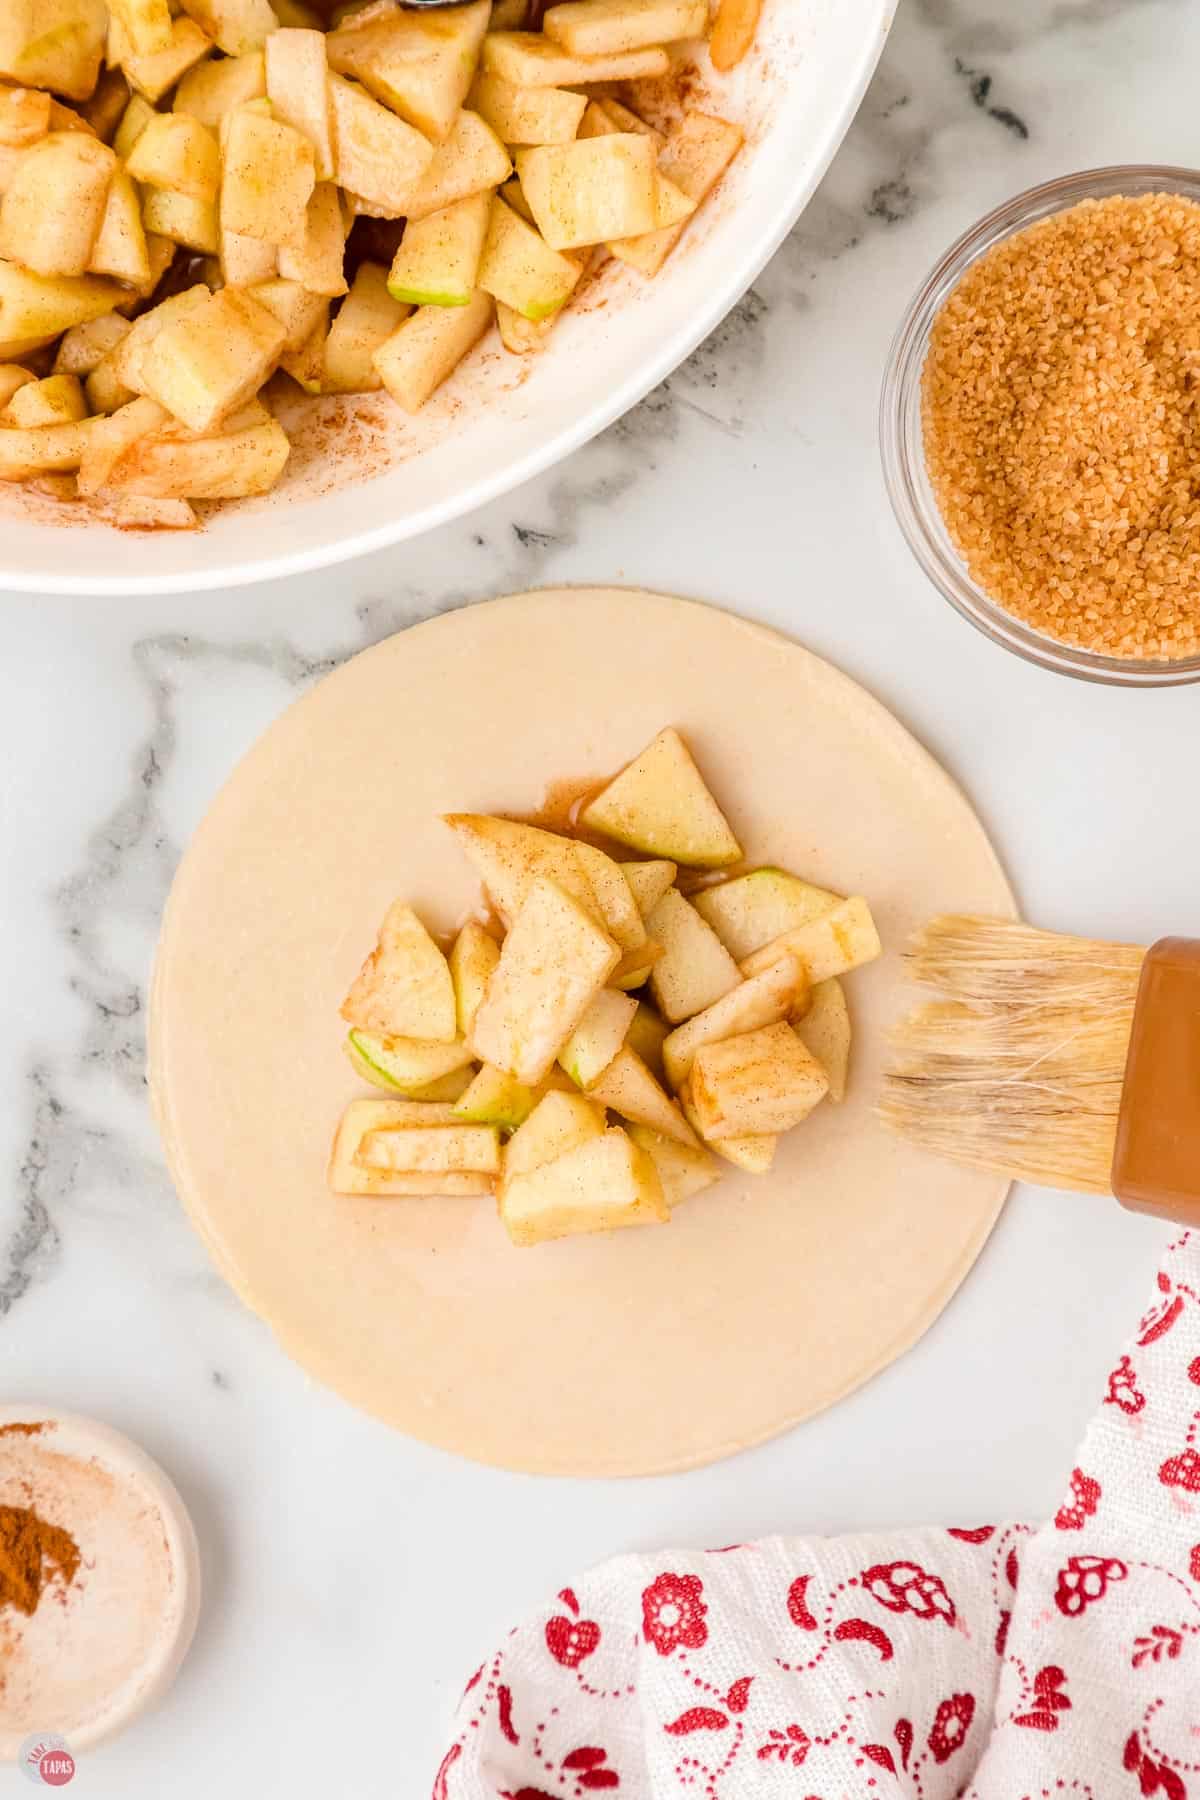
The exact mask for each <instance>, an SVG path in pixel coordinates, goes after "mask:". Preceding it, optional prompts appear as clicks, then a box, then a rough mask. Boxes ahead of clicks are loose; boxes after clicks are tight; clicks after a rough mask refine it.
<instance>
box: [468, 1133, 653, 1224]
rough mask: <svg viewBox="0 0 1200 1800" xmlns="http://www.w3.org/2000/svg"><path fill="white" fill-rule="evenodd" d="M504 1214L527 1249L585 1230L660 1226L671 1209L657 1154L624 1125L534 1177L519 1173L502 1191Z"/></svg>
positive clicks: (550, 1165)
mask: <svg viewBox="0 0 1200 1800" xmlns="http://www.w3.org/2000/svg"><path fill="white" fill-rule="evenodd" d="M500 1217H501V1219H502V1220H503V1222H504V1227H505V1229H506V1231H507V1232H508V1235H509V1237H510V1238H511V1239H512V1241H513V1243H514V1244H517V1245H519V1246H521V1247H522V1248H525V1247H528V1246H530V1245H533V1244H542V1243H546V1242H547V1241H548V1240H550V1239H551V1238H561V1237H574V1236H575V1235H577V1234H578V1233H580V1232H590V1231H614V1230H617V1229H619V1228H621V1227H624V1226H628V1225H660V1224H666V1223H668V1221H669V1220H670V1217H671V1212H670V1208H669V1207H668V1205H667V1202H666V1198H665V1196H664V1194H663V1186H662V1181H661V1180H660V1178H659V1174H658V1170H657V1169H656V1168H655V1166H654V1160H653V1158H652V1157H651V1156H650V1155H649V1154H648V1153H647V1152H646V1151H645V1150H642V1149H640V1148H639V1147H638V1145H637V1144H635V1143H634V1142H633V1140H632V1138H631V1137H630V1136H629V1135H628V1133H627V1132H624V1131H622V1130H621V1128H620V1127H619V1126H613V1127H612V1128H611V1129H610V1130H608V1131H606V1132H604V1133H603V1135H602V1136H601V1137H598V1138H595V1139H593V1140H592V1141H591V1142H590V1143H587V1144H582V1145H580V1147H579V1148H578V1149H576V1150H572V1151H570V1152H569V1153H568V1154H567V1155H566V1156H561V1157H559V1158H558V1159H557V1160H556V1161H554V1162H550V1163H544V1164H543V1165H542V1167H541V1168H540V1169H535V1170H534V1171H533V1173H532V1174H529V1175H514V1176H512V1177H511V1178H509V1179H508V1180H506V1181H505V1183H504V1186H503V1188H502V1190H501V1193H500Z"/></svg>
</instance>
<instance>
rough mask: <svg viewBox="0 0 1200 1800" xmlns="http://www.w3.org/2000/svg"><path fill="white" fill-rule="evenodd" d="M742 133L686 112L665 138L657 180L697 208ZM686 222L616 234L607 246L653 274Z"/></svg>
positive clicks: (737, 146)
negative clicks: (640, 234)
mask: <svg viewBox="0 0 1200 1800" xmlns="http://www.w3.org/2000/svg"><path fill="white" fill-rule="evenodd" d="M742 142H743V137H742V132H741V129H740V128H739V127H738V126H737V125H730V124H728V123H727V122H726V120H724V119H717V118H714V117H713V116H712V115H711V114H710V113H702V112H688V113H685V114H684V116H683V120H682V122H681V123H680V125H679V127H678V129H677V130H676V131H674V132H673V133H672V135H671V136H670V137H669V138H668V139H667V142H666V145H665V147H664V149H663V151H662V154H661V155H660V156H659V159H658V174H659V179H660V182H662V181H668V182H670V183H671V185H672V186H673V187H675V188H677V189H678V190H679V191H680V192H681V193H683V194H685V195H686V196H687V198H688V199H689V200H691V201H692V202H693V203H694V204H695V205H696V206H698V205H699V204H700V202H701V201H702V200H703V199H704V198H705V197H706V196H707V195H708V194H709V193H710V192H711V191H712V189H713V188H714V187H715V186H716V185H717V182H718V181H719V180H720V179H721V176H722V175H723V174H724V173H725V170H726V169H727V168H728V167H729V165H730V163H731V162H732V161H733V159H734V157H735V156H736V155H737V153H738V151H739V150H740V149H741V147H742ZM686 224H687V220H686V219H683V220H681V221H679V222H678V223H676V224H673V225H669V226H667V227H666V228H665V229H661V230H655V231H651V232H647V233H646V235H645V236H643V237H635V238H615V239H613V241H612V242H611V243H610V244H609V249H610V250H611V251H612V253H613V255H614V256H615V257H617V258H618V259H619V260H620V261H621V262H625V263H628V264H629V265H630V266H631V267H632V268H635V269H638V270H639V271H640V272H641V273H642V274H643V275H647V276H654V275H657V274H658V272H659V270H660V269H661V268H662V266H663V264H664V262H666V260H667V257H668V256H669V255H670V254H671V251H672V250H673V249H674V248H675V246H676V244H677V243H678V242H679V239H680V236H681V235H682V233H683V229H684V226H685V225H686Z"/></svg>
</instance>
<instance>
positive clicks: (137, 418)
mask: <svg viewBox="0 0 1200 1800" xmlns="http://www.w3.org/2000/svg"><path fill="white" fill-rule="evenodd" d="M135 329H136V327H135ZM120 349H121V346H118V348H117V350H116V351H114V352H113V356H112V358H110V360H115V358H116V357H117V356H118V355H119V354H120ZM88 379H89V385H90V382H91V381H92V380H93V379H94V375H93V376H89V378H88ZM166 418H167V415H166V413H165V412H164V411H163V409H162V407H161V406H159V405H158V404H157V403H156V402H155V401H153V400H149V399H146V398H144V397H140V398H138V399H136V400H131V401H130V402H129V404H128V405H127V406H123V407H121V409H120V410H119V411H118V412H114V413H113V415H112V417H111V418H110V419H97V420H95V421H94V422H93V424H92V429H91V433H90V436H89V439H88V444H87V448H86V450H85V452H84V455H83V458H82V461H81V463H80V467H79V491H80V493H81V494H99V493H102V492H103V491H104V489H105V488H106V487H107V485H108V479H109V476H110V475H111V473H112V471H113V469H114V468H115V467H116V464H117V463H118V461H119V460H120V458H121V457H122V456H123V455H124V453H125V452H126V450H128V449H129V447H130V445H131V444H134V443H136V442H137V440H138V439H139V438H142V437H145V436H146V435H147V434H148V433H149V432H152V431H156V430H157V429H158V428H159V427H160V426H161V425H163V424H164V423H165V422H166Z"/></svg>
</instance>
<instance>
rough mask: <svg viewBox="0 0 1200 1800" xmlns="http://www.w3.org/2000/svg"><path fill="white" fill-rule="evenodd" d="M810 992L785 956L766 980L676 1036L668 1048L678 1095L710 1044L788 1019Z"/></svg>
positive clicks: (735, 993) (667, 1063)
mask: <svg viewBox="0 0 1200 1800" xmlns="http://www.w3.org/2000/svg"><path fill="white" fill-rule="evenodd" d="M807 992H808V976H807V974H806V972H805V969H804V966H803V964H802V963H799V962H797V960H796V958H795V957H794V956H782V957H780V959H779V961H778V962H777V963H773V964H772V965H771V967H770V968H769V969H764V970H763V972H762V974H761V975H755V976H753V977H752V979H751V980H749V981H743V982H742V984H741V986H740V987H735V988H732V989H731V990H730V992H729V993H728V994H726V995H724V997H723V998H722V999H720V1000H716V1001H714V1002H713V1004H712V1005H711V1006H709V1007H706V1008H705V1010H704V1011H703V1012H701V1013H696V1014H695V1016H694V1017H693V1018H690V1019H689V1020H688V1021H687V1023H686V1024H684V1025H680V1026H678V1027H677V1029H676V1030H674V1031H673V1032H672V1033H671V1035H670V1037H669V1038H667V1040H666V1042H665V1043H664V1044H663V1047H662V1050H663V1067H664V1068H665V1070H666V1074H667V1080H668V1081H669V1082H670V1083H671V1086H672V1087H673V1088H675V1089H676V1090H678V1089H679V1088H681V1087H682V1086H683V1084H684V1082H685V1081H686V1080H687V1078H688V1076H689V1075H690V1074H691V1072H692V1063H693V1062H694V1061H695V1058H696V1053H697V1051H699V1050H702V1049H703V1048H704V1046H705V1044H719V1043H721V1042H722V1040H723V1039H725V1038H731V1037H741V1036H743V1035H744V1034H745V1033H746V1032H747V1031H756V1030H758V1028H759V1027H760V1026H763V1025H776V1024H778V1023H779V1021H780V1020H781V1019H786V1018H787V1017H788V1016H789V1015H790V1014H791V1013H793V1012H794V1011H795V1010H796V1008H797V1006H798V1005H799V1004H800V1002H801V999H802V997H803V996H804V995H805V994H807Z"/></svg>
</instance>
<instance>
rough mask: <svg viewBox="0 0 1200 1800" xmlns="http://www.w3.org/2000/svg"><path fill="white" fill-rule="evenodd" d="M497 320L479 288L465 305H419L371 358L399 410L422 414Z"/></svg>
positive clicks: (486, 298) (488, 298)
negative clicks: (431, 397) (423, 409)
mask: <svg viewBox="0 0 1200 1800" xmlns="http://www.w3.org/2000/svg"><path fill="white" fill-rule="evenodd" d="M495 316H496V309H495V306H494V305H493V304H492V300H491V296H490V295H488V294H485V293H483V292H482V290H481V289H479V288H476V289H475V291H474V293H473V294H471V295H469V296H468V298H467V302H466V304H465V305H464V306H451V307H446V306H419V307H418V308H417V310H416V312H415V313H413V315H412V317H411V318H409V319H406V320H405V321H404V323H403V325H399V326H397V328H396V330H395V331H394V332H393V333H392V335H391V337H390V338H388V340H387V342H386V343H383V344H381V345H380V346H379V348H378V350H377V351H376V352H375V355H374V358H373V359H372V360H373V361H374V364H375V370H376V373H377V374H378V376H379V379H380V380H381V381H382V382H383V385H384V387H385V388H386V389H387V391H388V393H389V394H390V395H391V396H392V399H393V400H394V401H395V402H396V404H397V406H399V407H402V408H403V410H404V411H405V412H408V413H416V412H420V410H421V408H422V407H423V406H424V404H425V402H426V401H427V400H428V399H429V398H430V396H431V395H432V394H434V393H435V392H436V391H437V389H438V388H439V387H440V386H441V385H442V383H443V381H445V380H447V379H448V377H449V376H450V375H452V374H453V372H454V370H455V369H456V368H457V367H458V365H459V363H460V362H461V361H462V360H463V358H464V357H465V356H466V355H467V354H468V353H469V352H470V351H471V350H473V349H474V348H475V345H476V344H477V343H478V342H479V340H480V338H481V337H482V336H483V334H484V332H485V331H487V330H488V328H489V326H490V325H491V323H492V321H493V319H494V318H495Z"/></svg>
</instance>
